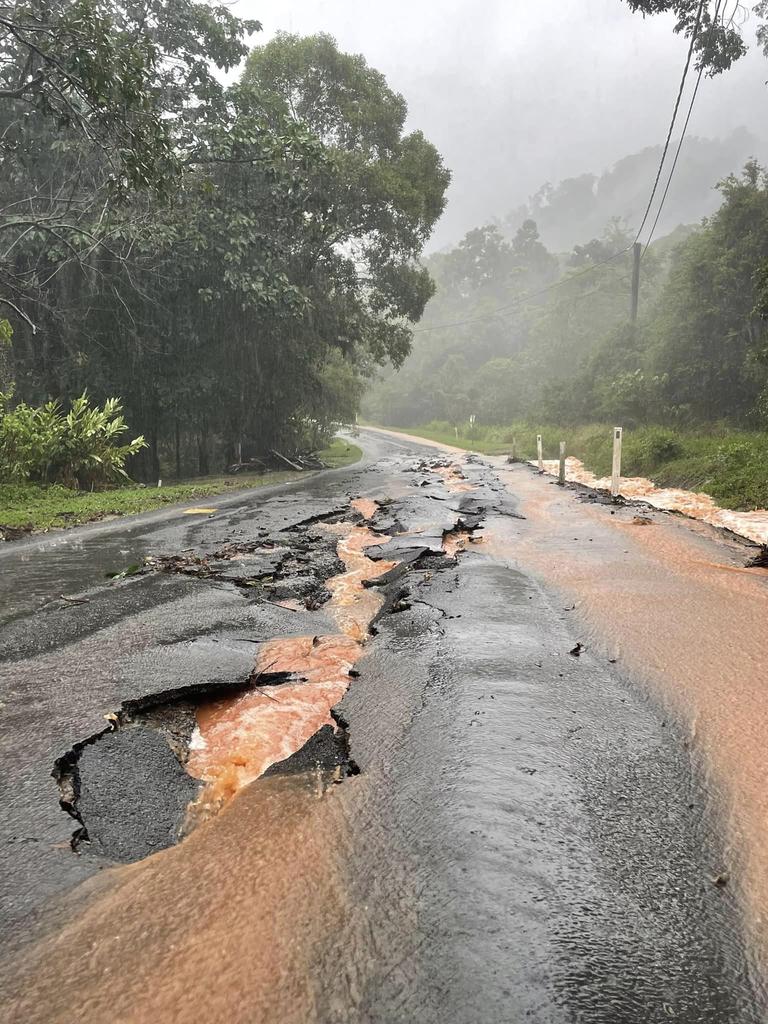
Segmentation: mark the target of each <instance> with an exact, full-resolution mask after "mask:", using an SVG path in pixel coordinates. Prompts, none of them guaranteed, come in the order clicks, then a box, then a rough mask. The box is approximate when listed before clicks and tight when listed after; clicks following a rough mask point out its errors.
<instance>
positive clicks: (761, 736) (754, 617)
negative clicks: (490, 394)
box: [487, 464, 768, 974]
mask: <svg viewBox="0 0 768 1024" xmlns="http://www.w3.org/2000/svg"><path fill="white" fill-rule="evenodd" d="M499 469H500V475H501V477H502V479H504V480H505V481H506V482H507V483H508V485H509V486H510V488H511V489H513V490H514V492H515V494H517V495H518V496H520V497H521V498H522V511H523V512H524V513H525V515H526V516H527V521H526V523H525V524H524V525H523V526H520V525H518V524H514V525H510V524H506V525H504V524H500V525H499V526H498V527H497V529H496V530H495V531H494V532H493V534H492V535H490V536H489V537H488V541H487V542H488V544H489V545H490V548H491V550H493V551H494V552H496V553H497V554H498V555H499V556H500V557H506V558H507V559H508V560H513V561H514V562H515V563H517V564H521V565H523V566H525V567H528V568H530V569H533V570H534V571H536V572H537V573H538V574H539V575H540V576H542V577H543V578H544V579H546V580H548V581H550V582H555V583H556V584H557V586H558V588H559V589H560V590H561V592H562V593H563V596H564V599H565V600H573V601H574V602H575V604H573V605H571V606H569V607H570V608H572V609H573V614H574V616H575V617H577V618H578V620H579V621H580V622H581V623H582V628H583V635H584V643H585V644H586V645H587V646H588V647H591V648H593V649H599V650H601V651H603V652H604V653H605V656H606V657H609V658H611V659H612V660H616V661H618V663H619V665H620V666H621V667H622V668H624V669H625V670H626V671H628V672H630V673H631V675H633V676H634V677H635V678H636V679H638V680H641V681H642V682H643V683H644V684H646V685H647V684H648V683H650V684H651V685H652V686H653V687H654V688H655V691H656V693H657V694H658V695H659V696H660V698H661V699H662V701H663V702H664V703H665V704H666V705H667V706H669V707H670V709H671V710H672V711H673V712H674V713H676V714H677V715H679V716H680V717H681V718H682V720H683V721H685V722H686V723H687V725H688V729H689V731H690V744H691V749H692V751H693V752H694V754H696V755H697V756H700V757H701V758H703V761H704V765H705V767H706V770H707V773H708V776H709V781H710V785H711V787H712V791H713V793H714V794H715V798H716V802H718V803H719V804H720V805H721V809H722V811H723V813H724V815H725V817H726V823H727V830H726V838H727V842H728V851H727V856H726V861H727V863H725V864H724V865H722V870H721V871H715V872H714V876H715V877H714V878H713V879H707V880H705V881H706V882H707V884H715V882H717V883H718V884H729V885H735V886H736V887H737V889H738V890H739V891H740V892H741V894H742V897H743V900H744V904H745V907H746V912H747V915H748V919H749V925H750V927H751V933H752V937H753V949H754V952H755V958H756V961H757V962H758V963H759V965H760V967H759V972H758V973H760V974H768V787H766V771H768V758H767V757H766V736H768V699H767V698H768V682H767V679H766V672H765V664H766V653H765V652H766V648H765V639H766V623H768V587H766V585H765V581H766V575H765V570H764V569H760V568H755V569H746V568H744V567H743V565H742V566H739V565H734V564H733V561H734V560H735V558H737V557H738V556H739V555H741V558H742V559H743V557H744V554H743V551H739V550H737V549H736V548H734V549H733V550H732V551H731V549H729V548H728V547H727V546H726V545H725V544H721V543H717V542H716V541H715V539H714V538H713V537H712V536H710V535H708V534H707V533H706V532H705V531H704V530H702V529H701V528H699V532H696V529H697V528H696V527H695V526H693V525H692V524H691V525H689V524H684V523H680V522H677V521H675V520H667V519H656V520H654V521H652V522H651V523H648V522H647V521H646V520H644V519H643V518H642V517H637V516H634V515H633V514H632V511H631V510H630V509H627V510H626V511H625V512H624V513H622V512H621V511H616V513H615V514H612V510H611V509H609V508H607V507H606V506H601V505H589V504H579V505H578V506H575V503H574V501H573V497H572V496H571V495H569V494H568V493H567V492H563V491H560V490H557V491H555V490H554V489H552V488H550V487H546V488H542V486H541V483H540V481H539V480H538V479H537V478H536V477H535V476H531V475H530V474H529V472H528V471H527V470H522V469H518V470H508V469H505V468H502V467H501V464H499ZM581 476H582V474H581V471H580V470H579V468H578V467H575V468H574V469H573V471H572V478H574V479H575V478H576V477H581ZM625 483H626V484H627V486H626V487H624V486H623V487H622V493H625V494H627V495H629V494H637V495H638V496H642V498H643V500H644V501H648V500H649V499H655V500H656V501H659V503H662V501H663V500H664V499H663V498H662V493H663V492H662V493H659V494H656V495H654V493H653V485H652V484H650V483H649V482H647V481H645V482H640V483H639V484H637V485H635V482H634V481H626V482H625ZM645 484H647V485H648V486H647V487H645V486H644V485H645ZM708 500H709V499H708ZM689 508H690V506H689ZM707 508H708V505H707V503H706V502H704V503H703V504H702V506H701V512H702V514H701V515H700V516H699V515H697V516H696V518H700V519H703V520H704V521H705V522H709V521H710V520H711V518H712V517H710V516H708V515H707V514H706V509H707ZM695 511H696V510H695V509H694V513H695ZM688 514H691V513H690V512H689V513H688ZM717 525H722V524H721V523H718V524H717ZM731 528H733V527H731ZM739 532H744V531H743V529H742V530H740V531H739ZM752 532H753V533H754V532H755V531H754V530H753V531H752ZM718 556H719V559H718ZM729 556H730V557H729Z"/></svg>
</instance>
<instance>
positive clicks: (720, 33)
mask: <svg viewBox="0 0 768 1024" xmlns="http://www.w3.org/2000/svg"><path fill="white" fill-rule="evenodd" d="M625 2H626V3H627V4H628V5H629V7H631V9H632V10H633V11H640V12H641V13H642V14H644V15H647V14H662V13H667V12H669V13H671V14H673V15H674V16H675V18H677V23H676V25H675V29H674V30H675V32H680V33H682V34H683V35H685V36H686V37H691V36H693V35H696V43H695V53H696V66H697V67H704V68H706V69H707V73H708V74H710V75H717V74H719V73H720V72H721V71H727V70H728V69H729V68H730V67H731V65H732V64H734V63H735V62H736V61H737V60H739V58H740V57H743V56H744V54H745V53H746V52H747V48H746V46H745V44H744V40H743V39H742V37H741V33H740V32H739V31H738V28H737V27H736V25H735V23H734V20H733V18H731V19H730V21H726V18H725V12H724V11H723V13H722V16H721V17H720V19H719V20H718V22H717V23H715V20H714V18H713V16H712V14H711V13H710V10H709V6H708V5H707V4H706V3H704V4H702V3H701V0H625ZM755 11H756V12H757V13H758V14H760V15H763V16H765V14H766V13H767V12H768V3H766V2H763V3H759V4H758V5H757V6H756V7H755ZM761 41H762V40H761Z"/></svg>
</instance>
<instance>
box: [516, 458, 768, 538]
mask: <svg viewBox="0 0 768 1024" xmlns="http://www.w3.org/2000/svg"><path fill="white" fill-rule="evenodd" d="M535 464H536V463H531V465H535ZM565 468H566V473H565V476H566V480H568V481H571V482H573V483H579V484H586V486H588V487H594V488H595V489H596V490H603V491H607V490H609V489H610V486H611V481H610V479H609V478H608V477H601V478H598V477H596V476H595V474H594V473H592V472H590V471H589V470H588V469H586V468H585V466H584V464H583V463H582V462H581V461H580V460H579V459H574V458H568V459H566V466H565ZM544 469H545V472H547V473H549V474H550V475H553V476H556V475H557V472H558V463H557V462H553V461H551V460H546V461H545V462H544ZM621 494H622V495H623V496H624V497H625V498H632V499H634V500H636V501H637V500H639V501H644V502H647V503H648V504H649V505H653V506H654V508H659V509H664V510H665V511H668V512H680V513H682V514H683V515H685V516H688V517H689V518H691V519H698V520H700V521H701V522H703V523H708V524H709V525H710V526H716V527H720V528H721V529H726V530H732V531H733V532H734V533H738V534H739V535H740V536H742V537H747V538H748V539H749V540H752V541H754V542H755V543H756V544H768V509H755V510H754V511H752V512H733V511H732V510H731V509H726V508H720V506H719V505H717V504H716V503H715V500H714V499H713V498H711V497H710V496H709V495H708V494H697V493H696V492H695V491H684V490H681V489H680V488H677V487H657V486H656V484H654V483H653V482H652V481H651V480H646V479H645V478H644V477H623V478H622V480H621Z"/></svg>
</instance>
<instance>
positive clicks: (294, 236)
mask: <svg viewBox="0 0 768 1024" xmlns="http://www.w3.org/2000/svg"><path fill="white" fill-rule="evenodd" d="M139 6H140V5H139V4H134V3H130V4H128V3H127V0H126V3H125V7H126V9H127V10H128V11H129V13H131V15H133V14H136V12H137V11H138V9H139ZM150 6H151V11H152V15H151V18H150V22H151V26H152V31H151V33H150V35H151V38H152V39H153V40H154V39H155V38H156V37H157V39H158V47H159V51H158V52H163V47H162V46H161V45H160V40H161V38H165V37H164V36H163V35H162V32H161V28H162V29H163V31H165V30H166V29H167V32H168V33H169V35H168V36H167V38H169V39H170V38H171V28H172V20H173V19H174V18H176V19H181V21H182V23H183V24H182V25H181V26H180V27H179V39H180V46H181V55H180V57H179V61H180V64H178V62H175V61H170V62H169V63H170V66H171V67H172V68H173V69H175V70H172V71H170V72H169V75H170V77H166V71H165V63H164V62H161V63H160V65H158V75H159V76H160V77H159V78H158V83H159V84H158V86H157V89H156V90H154V91H153V90H150V92H151V96H152V102H153V103H156V106H157V111H159V112H160V121H161V125H162V128H163V131H167V132H168V138H169V139H170V140H171V142H172V154H171V155H172V166H171V165H169V167H168V177H167V179H166V180H165V183H162V182H161V181H160V180H157V181H154V182H147V183H144V184H142V183H136V184H134V185H130V183H129V184H126V185H125V186H124V187H123V186H121V187H119V188H117V186H113V185H110V182H109V173H110V171H109V168H110V162H109V154H108V153H105V152H104V151H103V150H102V149H101V148H100V147H98V146H95V145H93V144H92V140H90V139H89V138H86V137H85V136H84V135H83V134H82V133H81V132H80V131H79V129H78V127H77V126H75V125H71V124H67V125H58V124H57V123H56V122H55V119H54V118H53V117H52V116H51V115H50V114H49V115H47V116H45V117H43V116H42V115H40V117H39V120H38V121H37V122H36V131H37V134H36V135H35V134H34V133H30V132H27V133H25V135H24V139H25V145H27V146H28V147H29V164H30V167H31V169H32V171H33V173H34V175H36V177H35V179H34V180H35V181H39V182H41V183H45V181H46V180H47V178H46V175H47V176H48V177H51V175H53V174H58V173H59V171H58V169H57V167H56V163H57V161H59V160H61V161H62V162H63V163H64V164H66V168H67V172H66V173H67V175H68V176H69V177H70V178H72V180H73V181H81V182H82V183H84V184H82V185H78V187H79V188H81V189H82V192H83V196H84V200H83V204H82V208H81V210H80V211H79V219H77V220H73V221H72V222H71V224H70V223H69V222H68V228H69V227H71V231H70V232H69V233H66V232H64V233H62V232H61V231H57V233H55V234H54V233H53V231H51V230H50V228H51V224H52V223H53V218H52V217H51V219H50V220H46V219H45V218H46V217H48V216H49V215H48V214H46V215H44V217H43V221H44V226H43V228H42V229H39V228H38V225H37V224H35V225H34V226H31V227H30V229H29V230H28V231H25V232H23V234H22V236H21V237H19V238H18V240H17V241H15V242H14V246H13V248H12V251H11V260H10V262H12V263H13V272H14V273H15V274H16V276H17V277H18V279H19V280H20V281H21V282H22V284H23V286H24V288H25V293H24V294H25V300H26V302H27V305H28V308H33V309H34V314H35V326H36V328H37V333H36V334H34V335H33V333H32V331H31V329H30V327H29V324H21V325H20V326H19V328H18V329H16V330H15V331H14V336H13V365H14V368H15V375H14V376H15V379H16V381H17V383H18V388H19V393H20V395H21V396H22V397H23V398H24V399H25V400H26V401H27V402H35V403H43V402H45V401H46V400H47V399H48V398H51V397H59V396H62V397H66V396H69V397H74V396H76V395H78V394H80V393H82V391H83V390H84V388H86V387H87V388H88V390H89V393H91V394H93V395H94V397H96V398H102V399H103V398H106V397H107V396H109V395H112V394H119V395H121V397H122V399H123V400H124V405H125V409H126V414H127V416H128V419H129V421H130V422H131V423H132V424H133V425H135V426H136V428H137V429H139V430H141V431H142V433H143V434H144V435H145V436H146V437H147V440H148V441H149V444H150V447H149V449H148V450H147V451H145V452H142V453H141V455H140V456H139V464H138V465H136V464H135V465H134V466H133V467H132V471H133V472H135V473H137V474H138V475H142V476H144V477H146V478H149V479H156V478H157V476H159V475H162V474H161V467H160V461H161V460H162V462H163V463H164V464H165V465H166V466H167V465H168V463H169V462H170V463H171V466H175V468H176V472H177V473H178V474H181V473H182V472H189V470H190V469H191V468H192V462H193V461H195V462H196V468H197V469H198V470H199V471H201V472H208V471H209V469H210V468H211V465H212V463H213V461H214V459H215V460H216V461H219V460H221V461H224V460H227V461H231V460H233V459H234V458H237V457H239V456H245V455H247V454H249V453H250V454H258V453H263V452H264V451H266V450H268V449H269V448H271V447H279V448H283V447H285V448H286V449H289V448H292V447H294V446H300V445H304V444H307V443H310V444H315V443H317V442H318V440H319V439H320V438H321V437H323V436H325V435H326V434H327V432H328V429H329V427H330V424H331V423H332V422H333V421H334V420H337V419H339V418H343V419H348V418H351V416H352V415H353V413H354V408H355V407H356V403H357V402H358V400H359V395H360V390H361V379H362V376H363V375H364V374H366V373H368V372H370V370H371V367H372V366H373V364H374V363H375V362H376V361H380V360H382V359H384V358H385V357H388V358H392V359H394V360H397V359H399V358H402V356H403V355H404V354H405V352H406V351H407V350H408V347H409V345H410V337H411V326H412V324H413V323H414V322H415V321H416V320H417V319H418V318H419V316H420V315H421V312H422V310H423V307H424V304H425V302H426V300H427V298H428V296H429V294H431V290H432V284H431V280H430V278H429V274H428V272H427V271H426V269H425V268H424V267H422V266H421V265H420V263H419V257H420V254H421V250H422V247H423V244H424V241H425V240H426V238H427V237H428V235H429V232H430V230H431V227H432V225H433V223H434V221H435V219H436V218H437V216H439V213H440V210H441V209H442V204H443V201H444V200H443V196H444V191H445V188H446V185H447V181H448V175H447V172H446V171H445V170H444V168H443V167H442V162H441V160H440V157H439V155H438V154H437V152H436V151H435V150H434V147H432V146H430V145H429V143H427V142H426V140H425V139H424V138H423V136H421V135H420V134H419V133H411V134H410V135H409V134H405V133H404V131H403V127H402V126H403V123H404V118H405V107H404V103H403V101H402V99H401V98H400V97H397V96H395V94H394V93H392V92H391V90H389V89H388V88H387V86H386V83H385V82H384V79H383V77H382V76H381V75H379V73H378V72H376V71H374V70H373V69H370V68H368V67H367V65H365V62H364V61H363V62H362V63H361V62H360V59H359V58H352V57H349V56H348V55H345V54H341V53H339V51H338V50H337V49H336V47H335V44H333V43H332V41H328V40H327V39H321V40H320V42H318V40H314V41H302V40H298V39H296V38H293V37H292V38H291V40H289V41H288V42H286V40H285V39H284V38H282V37H281V38H280V39H279V40H276V41H275V44H276V48H273V49H270V47H272V44H270V47H264V48H263V50H264V51H266V55H267V57H269V58H270V61H271V60H272V58H273V57H275V55H276V54H277V56H279V57H280V61H287V64H286V67H288V68H289V69H290V68H291V67H292V64H291V61H292V60H295V58H296V56H297V55H302V54H303V55H304V57H307V59H308V60H309V63H308V65H307V66H308V68H309V70H308V71H307V75H309V78H306V80H302V81H303V85H302V88H304V89H305V90H307V92H308V91H309V90H310V87H311V83H310V79H311V73H312V74H313V73H314V72H313V71H312V69H313V68H314V69H316V70H317V69H320V70H321V71H322V73H323V74H324V75H325V78H324V79H323V81H324V88H326V89H327V90H328V95H327V96H326V95H325V94H324V97H325V98H324V99H323V102H322V103H319V102H318V103H315V104H314V107H313V108H312V109H310V107H309V106H308V105H307V104H304V105H302V102H301V101H300V99H299V97H300V94H301V89H300V88H298V87H297V88H293V87H291V88H290V89H288V88H287V87H286V86H285V83H284V80H283V77H281V74H278V73H277V72H276V70H275V68H276V65H274V63H270V62H269V61H268V62H267V66H268V70H269V73H268V72H267V70H264V69H263V68H261V67H260V65H259V62H258V60H257V59H256V57H257V56H258V53H261V51H257V54H256V55H255V56H254V57H253V58H252V61H251V64H250V65H249V68H248V72H247V73H246V74H245V75H244V76H243V79H242V80H241V81H239V82H236V83H235V84H234V85H232V86H231V87H229V88H225V87H223V86H222V85H221V84H220V83H219V82H218V81H216V79H215V78H214V77H213V76H212V74H211V72H210V66H209V63H208V62H209V61H210V62H212V63H213V64H216V63H221V62H222V61H225V60H226V61H229V60H230V58H231V59H232V60H234V59H236V58H237V56H238V54H242V52H243V46H244V44H243V33H244V32H245V30H246V27H247V26H244V25H243V24H242V23H240V22H237V21H236V20H235V19H232V18H231V16H230V15H229V13H228V12H225V13H223V14H221V18H222V21H221V23H220V22H219V21H217V20H216V17H214V15H216V16H218V15H217V12H218V13H221V11H222V10H223V9H220V8H218V7H216V8H209V7H208V5H207V4H203V3H195V2H193V0H173V2H168V0H162V2H161V0H156V2H155V0H152V2H151V5H150ZM111 7H112V8H114V9H118V10H123V5H122V4H114V3H113V4H112V5H111ZM145 7H146V4H144V7H142V9H144V8H145ZM205 11H208V13H209V14H211V17H212V18H213V20H211V19H210V18H208V19H207V18H206V17H204V16H203V15H204V13H205ZM198 15H199V18H198ZM163 26H165V28H163ZM184 26H186V28H184ZM185 32H186V34H185ZM195 41H197V42H195ZM278 43H279V46H277V44H278ZM185 47H186V50H185V49H184V48H185ZM281 48H282V49H281ZM185 53H186V54H187V56H188V57H189V61H188V62H187V58H186V57H185V56H184V54H185ZM334 55H335V56H334ZM193 58H194V59H193ZM185 62H186V63H185ZM198 64H199V67H197V65H198ZM279 65H280V62H279V61H278V65H277V66H279ZM185 67H186V69H187V70H186V71H185V70H184V68H185ZM196 68H197V70H195V69H196ZM254 68H255V69H256V70H254ZM257 72H258V73H257ZM310 72H311V73H310ZM328 96H331V97H333V99H329V98H328ZM154 110H155V107H152V111H154ZM298 111H301V116H299V113H298ZM60 151H61V152H60ZM54 157H55V159H54ZM17 178H18V181H17V179H16V178H14V179H13V180H11V179H10V178H9V180H8V181H6V182H5V183H4V182H3V180H2V167H1V166H0V193H2V192H6V193H10V192H11V191H12V189H13V188H15V187H17V186H18V187H19V188H21V187H22V184H23V181H22V176H17ZM86 186H87V187H86ZM43 192H44V190H43ZM95 197H98V199H96V198H95ZM45 198H46V199H48V200H49V201H50V197H49V196H48V193H45ZM102 200H103V203H102ZM38 212H39V211H38ZM71 216H72V214H71V212H70V217H71ZM0 229H1V226H0ZM78 247H79V248H78ZM73 249H74V250H75V251H74V253H73V251H72V250H73ZM83 253H85V255H83ZM1 369H2V368H1V367H0V370H1ZM166 475H167V473H166Z"/></svg>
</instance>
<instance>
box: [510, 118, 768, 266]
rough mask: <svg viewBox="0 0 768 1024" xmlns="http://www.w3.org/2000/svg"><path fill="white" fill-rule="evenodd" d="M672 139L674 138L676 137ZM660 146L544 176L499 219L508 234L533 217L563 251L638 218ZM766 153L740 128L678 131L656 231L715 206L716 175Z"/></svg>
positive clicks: (767, 146) (766, 146)
mask: <svg viewBox="0 0 768 1024" xmlns="http://www.w3.org/2000/svg"><path fill="white" fill-rule="evenodd" d="M676 141H677V140H675V142H676ZM661 152H662V147H661V146H649V147H647V148H646V149H643V150H641V151H640V152H639V153H632V154H630V155H629V156H626V157H624V158H623V159H621V160H619V161H618V162H617V163H616V164H615V165H614V166H613V167H611V168H609V169H608V170H607V171H605V172H604V173H602V174H599V175H598V174H590V173H586V174H581V175H578V176H577V177H573V178H566V179H564V180H563V181H560V182H558V183H557V184H556V185H553V184H551V183H550V182H546V183H545V184H544V185H542V186H541V188H540V189H539V190H538V191H537V192H536V194H535V195H533V196H531V197H530V199H529V200H528V201H527V202H526V203H524V204H523V205H522V206H520V207H518V208H517V209H515V210H512V211H511V212H510V213H508V214H507V215H506V216H505V217H503V218H502V219H501V221H500V224H499V226H500V227H501V229H502V231H504V233H505V234H508V235H509V236H510V237H511V236H512V235H513V234H514V232H515V231H516V230H517V229H518V228H519V227H520V225H521V224H522V223H523V221H525V220H529V219H532V220H535V221H536V224H537V225H538V228H539V232H540V234H541V239H542V241H543V242H544V243H545V245H547V246H548V247H549V248H550V249H554V250H555V251H556V252H563V251H568V250H569V249H571V248H572V247H573V246H574V245H578V244H579V243H580V242H583V241H584V239H587V238H593V237H595V236H597V237H599V236H600V235H601V234H602V233H603V231H604V230H605V226H606V224H608V223H609V221H611V220H612V219H613V218H618V219H619V220H620V221H622V222H624V223H626V224H634V225H639V223H640V221H641V219H642V216H643V212H644V210H645V206H646V203H647V202H648V183H649V182H651V181H653V176H654V175H655V173H656V168H657V167H658V166H659V160H660V158H661ZM766 155H768V142H766V140H765V139H758V138H757V137H756V136H755V135H753V134H752V133H750V132H748V131H747V130H746V129H745V128H737V129H735V130H734V131H733V132H732V133H731V134H730V135H729V136H728V137H727V138H724V139H703V138H695V137H694V138H686V140H685V146H684V147H683V149H682V151H681V155H680V159H679V161H678V163H677V167H676V168H675V179H674V185H673V187H672V188H671V189H670V192H669V195H668V196H667V200H666V202H665V204H664V209H663V210H662V212H661V217H660V218H659V225H658V233H659V235H667V234H669V233H670V232H671V231H673V230H674V229H675V228H676V227H677V226H678V225H680V224H697V223H699V221H700V220H701V219H702V217H709V216H711V215H712V214H713V213H714V212H715V211H716V210H717V208H718V206H719V196H718V193H717V190H716V188H715V184H716V182H718V181H720V180H721V179H723V178H725V177H726V176H727V175H729V174H731V173H732V172H733V171H734V170H736V169H737V168H739V167H743V166H744V164H745V163H746V162H747V160H749V159H754V158H758V159H763V158H764V157H765V156H766Z"/></svg>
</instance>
